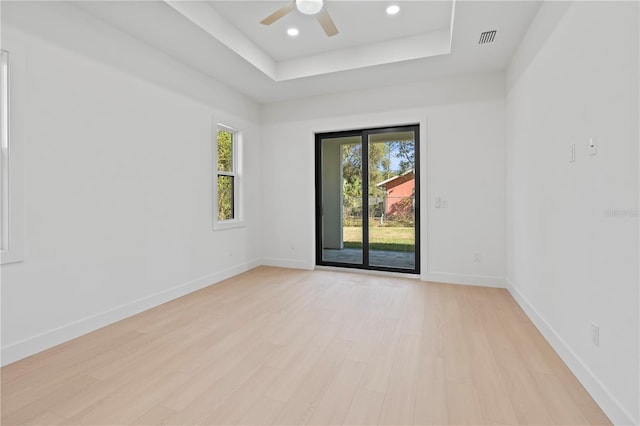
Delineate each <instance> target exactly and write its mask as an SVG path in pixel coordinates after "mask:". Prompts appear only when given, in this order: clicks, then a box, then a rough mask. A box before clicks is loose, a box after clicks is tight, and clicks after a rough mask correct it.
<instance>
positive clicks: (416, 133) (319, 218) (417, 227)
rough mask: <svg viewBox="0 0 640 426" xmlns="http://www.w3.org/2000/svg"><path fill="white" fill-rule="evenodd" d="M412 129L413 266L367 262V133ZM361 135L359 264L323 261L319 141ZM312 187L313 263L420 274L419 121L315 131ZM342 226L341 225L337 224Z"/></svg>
mask: <svg viewBox="0 0 640 426" xmlns="http://www.w3.org/2000/svg"><path fill="white" fill-rule="evenodd" d="M407 131H413V135H414V163H415V164H414V189H415V195H414V238H415V246H414V256H415V259H414V268H413V269H405V268H393V267H388V266H377V265H370V264H369V200H368V198H369V136H370V135H376V134H385V133H398V132H407ZM353 136H356V137H357V136H360V137H361V141H362V142H361V143H362V146H361V149H362V153H361V157H362V171H361V172H362V264H358V263H346V262H345V263H342V262H330V261H326V260H323V258H322V254H323V247H322V246H323V244H322V243H323V241H322V234H323V232H322V231H323V229H322V213H323V212H322V140H323V139H335V138H344V137H353ZM315 157H316V158H315V190H316V197H315V200H316V209H315V212H316V215H315V216H316V217H315V220H316V265H319V266H335V267H340V268H354V269H365V270H372V271H385V272H400V273H405V274H420V124H408V125H399V126H392V127H376V128H366V129H356V130H348V131H339V132H326V133H316V134H315ZM340 226H342V224H341V225H340Z"/></svg>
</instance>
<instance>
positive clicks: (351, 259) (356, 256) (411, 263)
mask: <svg viewBox="0 0 640 426" xmlns="http://www.w3.org/2000/svg"><path fill="white" fill-rule="evenodd" d="M322 260H324V261H325V262H340V263H362V250H360V249H342V250H338V249H324V250H323V251H322ZM369 264H370V265H372V266H386V267H388V268H402V269H415V253H414V252H407V251H386V250H370V251H369Z"/></svg>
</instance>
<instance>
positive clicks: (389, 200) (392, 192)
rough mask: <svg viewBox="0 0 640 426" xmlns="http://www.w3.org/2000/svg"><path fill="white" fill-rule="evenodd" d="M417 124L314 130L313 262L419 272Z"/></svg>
mask: <svg viewBox="0 0 640 426" xmlns="http://www.w3.org/2000/svg"><path fill="white" fill-rule="evenodd" d="M418 138H419V128H418V126H417V125H411V126H402V127H394V128H381V129H365V130H354V131H348V132H337V133H324V134H318V135H316V204H317V206H316V207H317V208H316V241H317V247H316V263H317V264H318V265H328V266H344V267H356V268H362V269H374V270H385V271H395V272H407V273H419V271H420V269H419V262H418V259H419V253H420V245H419V226H420V224H419V217H420V216H419V214H418V209H419V184H418V182H419V169H418V146H419V141H418Z"/></svg>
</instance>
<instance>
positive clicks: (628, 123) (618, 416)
mask: <svg viewBox="0 0 640 426" xmlns="http://www.w3.org/2000/svg"><path fill="white" fill-rule="evenodd" d="M638 9H639V8H638V3H637V2H626V3H616V2H575V3H572V4H559V3H545V4H544V5H543V6H542V8H541V10H540V13H539V15H538V16H537V18H536V20H535V21H534V22H533V24H532V26H531V28H530V30H529V32H528V35H527V37H526V38H525V40H524V41H523V43H522V45H521V47H520V49H519V51H518V52H517V54H516V56H515V58H514V60H513V61H512V63H511V65H510V67H509V70H508V96H507V117H508V119H507V127H508V136H507V140H508V164H509V172H508V187H509V190H508V217H509V224H508V250H507V253H508V279H509V283H508V284H509V286H510V290H511V292H512V294H513V295H514V297H515V298H516V299H517V300H518V302H519V303H520V304H521V305H522V306H523V307H524V308H525V310H526V311H527V313H528V314H529V315H530V317H531V318H532V319H533V320H534V322H535V323H536V325H537V326H538V327H539V328H540V330H541V331H542V332H543V334H544V335H545V336H546V337H547V339H548V340H549V341H550V342H551V343H552V345H553V346H554V347H555V349H556V351H558V353H559V354H560V355H561V356H562V357H563V359H564V360H565V362H566V363H567V364H568V365H569V367H570V368H571V369H572V370H573V372H574V373H575V374H576V376H577V377H578V378H579V379H580V380H581V381H582V383H583V384H584V385H585V387H586V388H587V389H588V390H589V392H590V393H591V394H592V396H594V398H595V399H596V401H597V402H598V403H599V405H600V406H601V407H602V408H603V409H604V411H605V412H606V414H607V415H608V416H609V417H610V418H611V420H613V421H614V422H615V423H617V424H628V423H633V424H637V423H638V422H639V421H640V405H639V401H640V394H639V392H638V388H639V385H640V376H639V374H640V372H639V370H638V367H639V366H638V364H639V359H640V357H639V352H638V346H639V344H640V342H639V340H638V336H639V332H640V329H639V314H638V312H639V309H638V306H639V302H640V301H639V298H638V297H639V294H638V290H639V281H640V280H639V276H638V267H639V264H638V259H639V251H638V231H639V228H638V191H639V186H638V164H639V160H638V144H639V140H640V135H639V129H638V115H639V112H640V111H639V108H638V90H639V68H638V60H639V56H638V48H639V46H638V38H639V34H638V13H639V10H638ZM591 136H596V137H597V141H598V155H597V156H595V157H592V156H590V155H589V153H588V150H587V144H588V140H589V138H590V137H591ZM570 144H575V145H576V161H575V162H574V163H570V162H569V145H570ZM611 212H613V214H611ZM592 321H593V322H595V323H597V324H598V325H599V326H600V347H596V346H595V345H593V344H592V343H591V337H590V327H591V322H592Z"/></svg>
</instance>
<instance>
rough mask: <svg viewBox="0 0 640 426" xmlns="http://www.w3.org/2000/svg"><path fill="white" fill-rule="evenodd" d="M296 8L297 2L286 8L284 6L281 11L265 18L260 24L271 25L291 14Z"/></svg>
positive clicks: (294, 1)
mask: <svg viewBox="0 0 640 426" xmlns="http://www.w3.org/2000/svg"><path fill="white" fill-rule="evenodd" d="M295 7H296V0H293V1H292V2H291V3H289V4H287V5H286V6H282V7H281V8H280V9H278V10H276V11H275V12H273V13H272V14H271V15H269V16H267V17H266V18H264V19H263V20H262V21H260V23H261V24H262V25H271V24H273V23H274V22H276V21H277V20H278V19H280V18H282V17H283V16H284V15H286V14H287V13H289V12H291V11H292V10H293V9H295Z"/></svg>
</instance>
